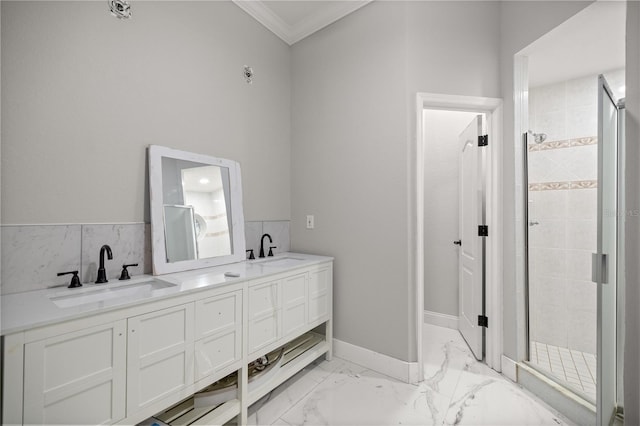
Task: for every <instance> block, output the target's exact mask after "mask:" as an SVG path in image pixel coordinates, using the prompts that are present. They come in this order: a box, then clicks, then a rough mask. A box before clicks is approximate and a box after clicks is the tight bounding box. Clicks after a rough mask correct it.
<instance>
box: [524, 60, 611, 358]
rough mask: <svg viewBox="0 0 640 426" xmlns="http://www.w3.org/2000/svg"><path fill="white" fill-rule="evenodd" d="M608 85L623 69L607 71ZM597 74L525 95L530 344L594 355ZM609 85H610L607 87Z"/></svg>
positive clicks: (538, 88)
mask: <svg viewBox="0 0 640 426" xmlns="http://www.w3.org/2000/svg"><path fill="white" fill-rule="evenodd" d="M607 77H608V80H609V81H610V83H613V84H617V83H618V82H619V81H624V71H623V70H619V71H615V72H612V73H607ZM597 82H598V79H597V76H590V77H586V78H580V79H575V80H569V81H565V82H561V83H558V84H553V85H548V86H542V87H535V88H531V89H530V91H529V127H530V129H531V130H532V131H534V132H537V133H539V132H542V133H546V134H547V140H546V141H545V142H544V143H542V144H535V143H533V141H531V143H530V145H529V147H528V156H529V161H528V177H529V188H528V189H529V198H528V200H529V222H530V223H529V227H528V229H529V312H530V314H529V315H530V317H529V321H530V339H531V340H533V341H536V342H541V343H544V344H548V345H554V346H559V347H562V348H569V349H574V350H578V351H581V352H587V353H592V354H594V353H596V284H595V283H593V282H592V281H591V253H594V252H595V251H596V238H597V223H596V219H597V177H598V176H597V164H598V163H597V161H598V145H597V142H598V141H597V131H598V116H597V101H598V94H597ZM613 84H612V86H613Z"/></svg>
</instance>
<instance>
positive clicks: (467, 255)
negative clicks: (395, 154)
mask: <svg viewBox="0 0 640 426" xmlns="http://www.w3.org/2000/svg"><path fill="white" fill-rule="evenodd" d="M480 135H482V116H481V115H478V116H477V117H476V118H474V119H473V120H472V121H471V123H470V124H469V125H468V126H467V128H466V129H465V130H464V132H462V134H461V135H460V139H459V144H460V170H459V173H460V179H459V182H460V191H459V198H460V199H459V201H460V202H459V206H460V207H459V210H460V228H459V232H460V234H459V237H460V240H461V245H460V249H459V250H460V252H459V263H458V268H459V279H458V286H459V304H460V312H459V315H460V319H459V321H458V328H459V330H460V333H461V334H462V336H463V337H464V339H465V340H466V341H467V344H468V345H469V347H470V348H471V350H472V351H473V354H474V355H475V357H476V358H477V359H482V343H483V341H482V335H483V329H482V327H481V326H479V325H478V317H479V316H480V315H482V314H483V312H482V308H483V276H484V271H483V264H484V262H483V257H484V250H483V241H482V237H480V236H478V227H479V225H483V222H482V220H483V182H484V179H483V175H482V153H481V149H482V148H481V147H479V146H478V137H479V136H480Z"/></svg>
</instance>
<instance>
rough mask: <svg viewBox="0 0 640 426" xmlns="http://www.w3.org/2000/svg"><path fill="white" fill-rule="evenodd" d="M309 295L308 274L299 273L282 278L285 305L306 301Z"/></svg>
mask: <svg viewBox="0 0 640 426" xmlns="http://www.w3.org/2000/svg"><path fill="white" fill-rule="evenodd" d="M306 296H307V274H306V273H304V274H298V275H294V276H292V277H287V278H285V279H283V280H282V303H283V304H284V306H287V305H297V304H299V303H304V301H305V299H306Z"/></svg>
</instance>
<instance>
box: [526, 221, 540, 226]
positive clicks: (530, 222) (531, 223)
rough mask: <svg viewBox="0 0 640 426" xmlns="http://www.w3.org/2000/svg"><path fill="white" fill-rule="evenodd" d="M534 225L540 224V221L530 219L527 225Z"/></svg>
mask: <svg viewBox="0 0 640 426" xmlns="http://www.w3.org/2000/svg"><path fill="white" fill-rule="evenodd" d="M536 225H540V222H537V221H535V220H530V221H529V226H536Z"/></svg>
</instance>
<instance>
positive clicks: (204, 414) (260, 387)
mask: <svg viewBox="0 0 640 426" xmlns="http://www.w3.org/2000/svg"><path fill="white" fill-rule="evenodd" d="M329 349H330V347H329V343H328V342H327V341H326V340H325V337H324V336H323V335H321V334H317V333H314V332H309V333H306V334H304V335H302V336H300V337H298V338H296V339H293V340H292V341H291V342H289V343H288V344H287V345H285V347H284V350H283V354H282V360H281V366H279V367H277V369H274V370H272V371H271V372H270V374H269V375H265V376H264V377H263V380H262V381H260V380H256V381H255V382H253V383H250V384H249V392H248V396H247V402H246V404H245V405H244V406H245V407H248V406H250V405H251V404H253V403H254V402H256V401H257V400H259V399H260V398H262V397H263V396H264V395H266V394H268V393H269V392H271V391H272V390H273V389H275V388H276V387H278V386H280V385H281V384H282V383H283V382H285V381H286V380H287V379H289V378H290V377H292V376H293V375H295V374H296V373H297V372H299V371H300V370H302V369H303V368H305V367H306V366H307V365H309V364H311V363H312V362H313V361H315V360H316V359H318V358H319V357H320V356H322V355H324V354H325V353H327V352H328V351H329ZM234 374H235V373H234ZM194 401H195V398H194V397H193V396H191V397H189V398H187V399H185V400H184V401H182V402H180V403H178V404H176V405H174V406H173V407H171V408H169V409H168V410H167V411H165V412H163V413H160V414H157V415H155V416H154V417H151V418H149V419H147V420H146V421H145V422H143V423H141V424H140V426H142V425H146V426H150V425H153V424H154V423H156V424H157V425H160V426H162V425H163V424H164V425H170V426H186V425H224V424H225V423H228V422H229V421H231V420H233V419H234V418H235V417H237V416H238V415H239V414H240V411H241V410H242V405H243V404H242V403H241V401H240V400H239V399H238V398H234V399H231V400H229V401H227V402H225V403H223V404H221V405H219V406H198V404H196V403H195V402H194Z"/></svg>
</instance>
